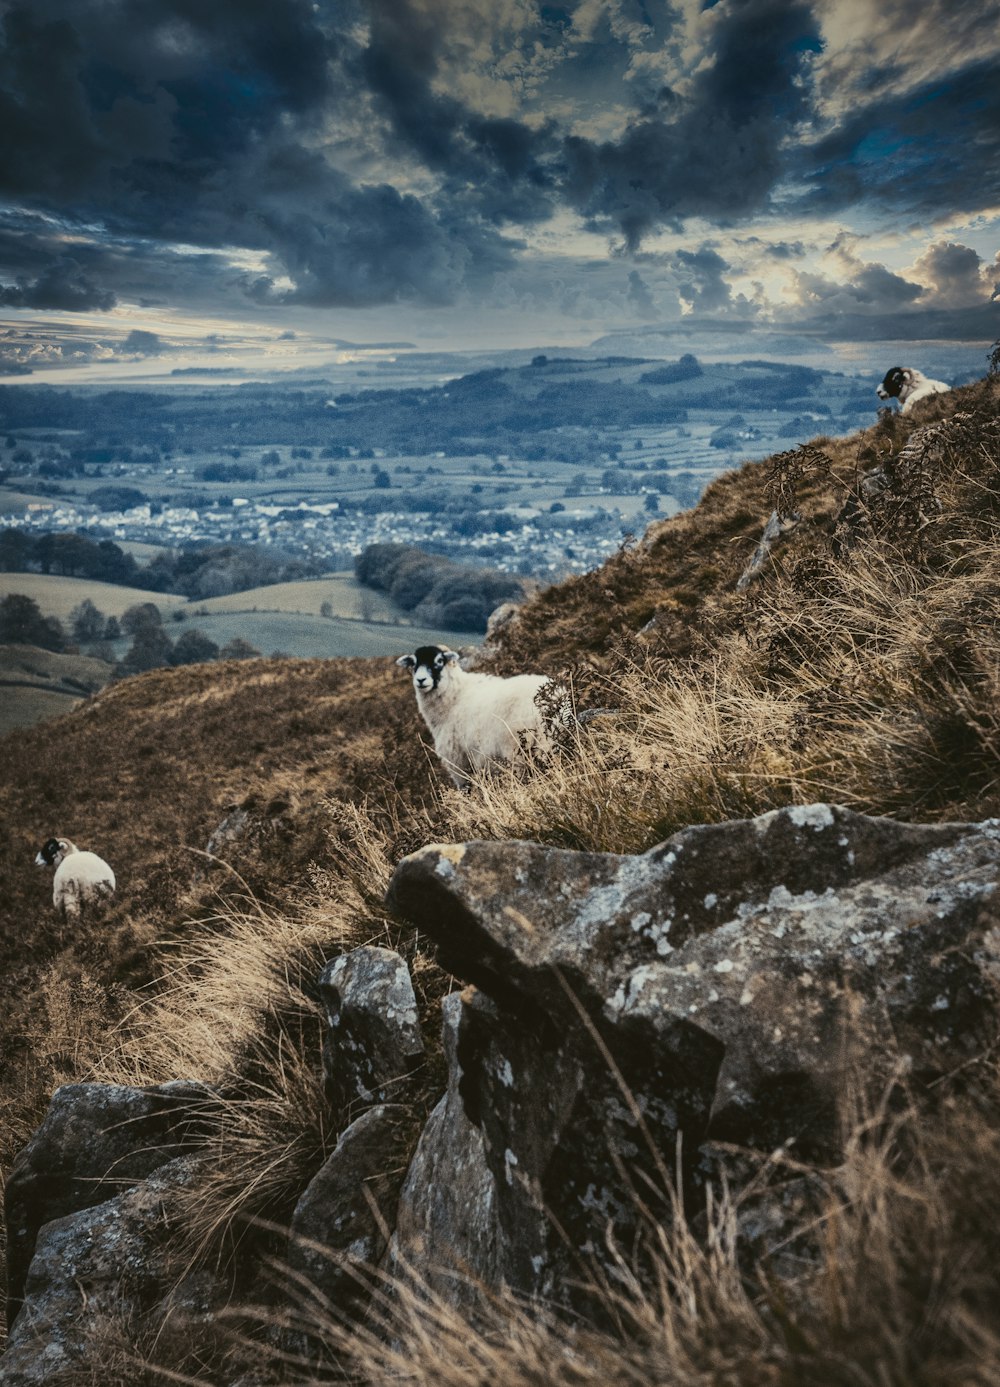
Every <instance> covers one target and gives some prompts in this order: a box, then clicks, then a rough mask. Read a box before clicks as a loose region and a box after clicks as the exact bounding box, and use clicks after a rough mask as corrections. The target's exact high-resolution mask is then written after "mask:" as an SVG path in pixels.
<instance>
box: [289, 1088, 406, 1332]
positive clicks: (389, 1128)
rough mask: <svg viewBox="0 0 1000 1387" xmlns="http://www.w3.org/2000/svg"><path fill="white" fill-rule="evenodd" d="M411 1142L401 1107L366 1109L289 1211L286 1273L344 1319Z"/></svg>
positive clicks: (369, 1263)
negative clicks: (305, 1283)
mask: <svg viewBox="0 0 1000 1387" xmlns="http://www.w3.org/2000/svg"><path fill="white" fill-rule="evenodd" d="M416 1137H417V1132H416V1131H415V1130H414V1124H413V1120H412V1118H411V1116H410V1113H409V1110H408V1109H407V1108H404V1107H402V1106H400V1105H393V1104H381V1105H379V1106H378V1107H375V1108H369V1109H368V1111H367V1112H365V1113H363V1114H362V1116H361V1117H359V1118H358V1119H357V1121H356V1122H352V1124H351V1125H350V1127H348V1128H347V1130H346V1132H344V1133H343V1134H342V1136H341V1137H340V1140H339V1141H338V1142H337V1145H336V1147H335V1149H334V1150H333V1152H332V1153H331V1155H330V1156H329V1158H328V1159H327V1161H326V1162H325V1164H324V1165H323V1166H322V1167H321V1168H320V1170H319V1171H318V1172H317V1174H316V1175H315V1176H314V1177H313V1178H312V1180H311V1181H310V1182H309V1185H308V1186H307V1188H306V1189H305V1191H304V1192H303V1194H302V1196H301V1198H300V1199H299V1202H298V1204H297V1205H296V1206H295V1213H294V1215H293V1217H292V1223H291V1228H290V1230H289V1247H288V1265H289V1268H290V1270H291V1271H292V1272H293V1273H294V1276H295V1278H296V1280H298V1278H305V1280H307V1281H309V1282H310V1283H311V1284H312V1285H313V1286H314V1287H315V1288H316V1290H317V1292H318V1293H319V1295H320V1296H321V1297H322V1302H323V1303H325V1305H327V1306H331V1307H333V1309H334V1311H335V1312H339V1313H340V1314H343V1315H345V1316H346V1315H348V1314H350V1313H352V1312H353V1311H354V1310H355V1309H356V1307H357V1305H358V1303H359V1302H360V1301H363V1300H364V1298H365V1290H366V1286H367V1284H368V1281H369V1278H370V1274H371V1272H372V1271H373V1269H374V1268H375V1267H377V1265H378V1263H379V1261H380V1259H381V1257H382V1254H383V1253H384V1252H385V1247H386V1234H385V1231H384V1230H385V1229H386V1228H387V1227H390V1226H391V1223H392V1219H393V1216H394V1213H395V1208H396V1201H397V1198H398V1196H399V1187H400V1185H401V1184H402V1180H403V1174H404V1172H405V1170H406V1166H407V1164H408V1162H409V1159H410V1156H411V1155H412V1154H413V1145H414V1142H415V1141H416ZM299 1284H300V1285H301V1283H300V1282H299ZM300 1296H301V1291H299V1292H298V1293H297V1298H299V1297H300Z"/></svg>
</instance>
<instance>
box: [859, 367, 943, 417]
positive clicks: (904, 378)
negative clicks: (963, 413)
mask: <svg viewBox="0 0 1000 1387" xmlns="http://www.w3.org/2000/svg"><path fill="white" fill-rule="evenodd" d="M950 389H951V386H950V385H946V384H945V383H944V381H943V380H928V379H927V377H926V376H925V375H924V374H923V372H921V371H917V370H914V368H913V367H912V366H894V367H893V368H892V370H891V371H886V373H885V379H884V380H883V381H882V384H881V385H877V386H876V387H875V393H876V395H877V396H878V397H879V399H880V400H898V401H899V412H900V414H909V412H910V410H911V409H912V408H913V406H914V405H915V404H916V403H917V401H918V400H923V399H925V398H926V397H927V396H928V395H943V394H944V393H945V392H946V391H948V390H950Z"/></svg>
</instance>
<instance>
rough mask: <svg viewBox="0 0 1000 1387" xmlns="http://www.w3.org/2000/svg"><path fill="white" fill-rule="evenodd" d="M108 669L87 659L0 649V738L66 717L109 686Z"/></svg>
mask: <svg viewBox="0 0 1000 1387" xmlns="http://www.w3.org/2000/svg"><path fill="white" fill-rule="evenodd" d="M110 674H111V666H110V665H107V664H105V662H104V661H103V660H92V659H90V658H89V657H88V656H86V655H57V654H55V653H53V652H52V651H50V650H38V649H36V647H34V646H28V645H0V737H2V736H5V735H6V734H7V733H8V732H11V731H14V730H15V729H16V728H18V727H30V726H31V725H32V724H33V723H36V722H41V721H42V720H43V719H45V718H51V717H56V716H58V715H59V714H60V713H68V712H69V710H70V709H71V708H74V707H76V705H77V703H79V702H80V700H81V699H82V698H85V697H86V696H87V694H89V693H95V692H96V691H97V690H98V689H100V688H103V686H104V685H105V684H106V683H107V682H108V678H109V676H110Z"/></svg>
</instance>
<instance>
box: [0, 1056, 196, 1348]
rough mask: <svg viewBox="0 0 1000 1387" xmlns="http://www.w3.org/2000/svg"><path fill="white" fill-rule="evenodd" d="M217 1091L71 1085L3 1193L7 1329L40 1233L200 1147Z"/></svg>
mask: <svg viewBox="0 0 1000 1387" xmlns="http://www.w3.org/2000/svg"><path fill="white" fill-rule="evenodd" d="M213 1103H214V1097H213V1094H212V1091H211V1090H210V1089H209V1088H207V1087H205V1086H204V1085H202V1084H198V1083H194V1082H181V1081H175V1082H172V1083H166V1084H158V1085H156V1086H154V1087H150V1088H127V1087H124V1086H122V1085H119V1084H66V1085H64V1086H63V1087H62V1088H58V1089H57V1090H56V1092H55V1093H54V1094H53V1096H52V1100H51V1102H50V1103H49V1107H48V1111H47V1112H46V1114H45V1118H44V1120H43V1121H42V1124H41V1126H40V1127H39V1128H38V1130H37V1131H36V1132H35V1134H34V1135H33V1137H32V1138H31V1141H30V1142H29V1143H28V1145H27V1146H26V1147H25V1148H24V1150H23V1151H21V1152H20V1153H19V1155H18V1157H17V1160H16V1161H15V1163H14V1166H13V1169H12V1170H11V1173H10V1177H9V1179H8V1181H7V1187H6V1190H5V1192H4V1206H5V1218H6V1226H7V1240H8V1263H7V1282H8V1302H7V1322H8V1324H11V1323H13V1320H14V1317H15V1315H16V1314H17V1310H18V1306H19V1305H20V1302H21V1292H22V1289H23V1286H24V1279H25V1276H26V1275H27V1271H28V1266H29V1263H30V1262H31V1258H32V1256H33V1253H34V1249H35V1239H36V1236H37V1234H38V1230H39V1229H40V1228H41V1227H42V1226H43V1225H44V1224H47V1223H49V1222H51V1221H52V1220H53V1219H60V1218H64V1217H65V1216H66V1215H67V1214H73V1213H77V1212H79V1211H80V1210H81V1209H88V1208H90V1207H91V1206H92V1205H95V1204H101V1203H103V1202H104V1201H105V1200H106V1199H108V1198H109V1197H110V1196H112V1195H115V1194H119V1193H121V1191H122V1190H123V1189H127V1188H128V1187H130V1186H132V1185H135V1184H136V1183H137V1182H138V1181H140V1180H142V1179H144V1178H145V1177H146V1176H147V1175H149V1174H150V1173H151V1172H152V1171H154V1170H157V1169H158V1168H159V1167H160V1166H163V1165H166V1163H167V1162H168V1161H171V1160H173V1159H174V1158H175V1157H177V1156H179V1155H180V1154H182V1153H183V1152H185V1151H190V1150H192V1149H193V1148H194V1147H197V1146H198V1145H199V1144H200V1142H201V1140H202V1138H203V1136H204V1132H205V1120H206V1116H207V1109H208V1108H209V1107H210V1106H211V1105H212V1104H213Z"/></svg>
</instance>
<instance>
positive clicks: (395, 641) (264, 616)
mask: <svg viewBox="0 0 1000 1387" xmlns="http://www.w3.org/2000/svg"><path fill="white" fill-rule="evenodd" d="M201 605H202V604H199V611H200V609H201ZM189 629H190V630H197V631H202V632H203V633H204V634H205V635H206V636H208V638H209V640H213V641H215V643H216V644H217V645H219V646H223V645H225V644H226V643H227V641H231V640H234V639H235V638H237V637H239V638H242V639H243V640H245V641H249V642H250V644H251V645H252V646H253V647H254V648H255V649H257V650H259V651H260V652H261V654H262V655H272V654H275V653H278V654H281V655H294V656H295V657H296V658H299V659H326V660H329V659H334V658H337V657H339V656H345V655H346V656H357V655H360V656H371V655H403V654H405V653H406V652H407V651H409V650H414V649H416V647H417V646H418V645H451V646H466V645H478V644H479V642H480V641H481V640H482V637H481V636H479V635H474V634H470V633H468V632H461V631H441V630H435V629H433V628H431V627H427V626H408V625H399V626H396V625H390V624H389V623H387V622H378V621H375V622H366V621H351V620H344V619H343V618H340V617H322V616H310V615H307V614H306V615H304V614H302V613H299V612H268V611H257V612H252V611H242V612H240V611H223V612H216V613H213V614H210V615H209V616H199V615H194V614H192V616H191V617H190V619H189V620H186V621H184V622H178V623H177V624H176V625H175V624H174V623H173V622H170V623H169V624H168V626H167V631H168V634H169V635H170V636H178V635H180V634H181V632H182V631H185V630H189Z"/></svg>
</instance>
